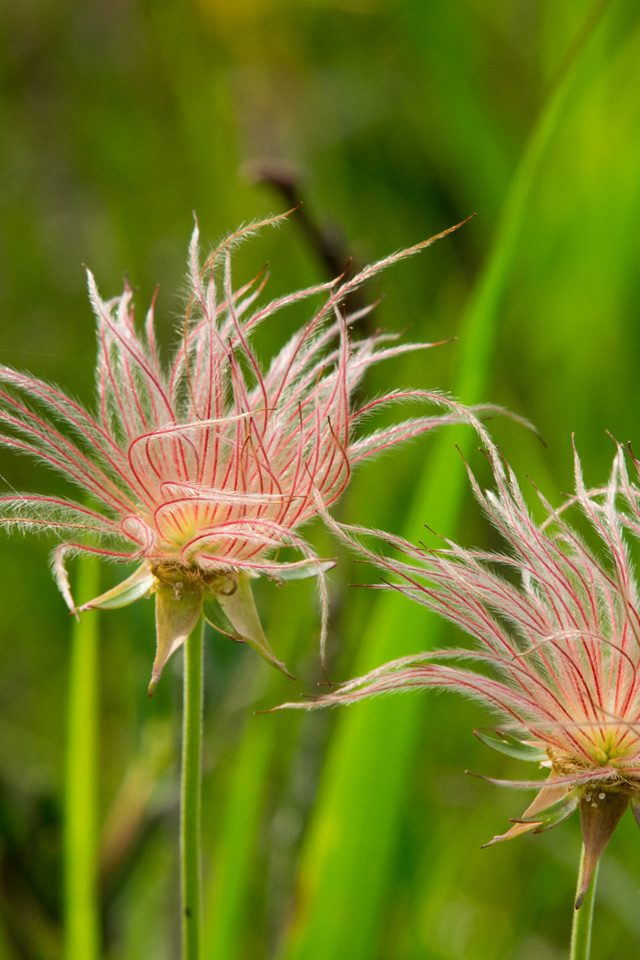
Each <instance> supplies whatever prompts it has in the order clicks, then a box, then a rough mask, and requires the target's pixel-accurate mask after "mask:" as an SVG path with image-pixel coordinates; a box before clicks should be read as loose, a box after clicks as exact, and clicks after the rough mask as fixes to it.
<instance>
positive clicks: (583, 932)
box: [569, 844, 600, 960]
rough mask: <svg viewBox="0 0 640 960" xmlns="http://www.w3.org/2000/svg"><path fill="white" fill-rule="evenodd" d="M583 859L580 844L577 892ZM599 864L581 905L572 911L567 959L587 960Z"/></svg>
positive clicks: (583, 855) (582, 869)
mask: <svg viewBox="0 0 640 960" xmlns="http://www.w3.org/2000/svg"><path fill="white" fill-rule="evenodd" d="M584 860H585V850H584V844H583V846H582V852H581V854H580V867H579V870H578V886H577V888H576V889H577V891H578V892H579V891H580V890H581V889H582V876H583V873H584ZM599 866H600V864H597V866H596V868H595V870H594V871H593V876H592V878H591V883H590V884H589V889H588V890H587V895H586V896H585V898H584V900H583V902H582V906H581V907H580V909H579V910H574V911H573V926H572V928H571V952H570V954H569V960H589V954H590V952H591V926H592V923H593V905H594V903H595V898H596V884H597V882H598V867H599Z"/></svg>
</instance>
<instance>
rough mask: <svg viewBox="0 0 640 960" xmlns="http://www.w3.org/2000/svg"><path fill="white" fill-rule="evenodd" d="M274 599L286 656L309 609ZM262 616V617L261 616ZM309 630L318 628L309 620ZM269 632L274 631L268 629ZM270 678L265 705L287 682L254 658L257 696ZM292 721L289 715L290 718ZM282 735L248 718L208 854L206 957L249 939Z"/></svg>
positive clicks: (285, 594) (275, 726)
mask: <svg viewBox="0 0 640 960" xmlns="http://www.w3.org/2000/svg"><path fill="white" fill-rule="evenodd" d="M271 594H272V596H273V602H272V605H271V610H270V615H269V618H268V623H269V624H270V625H273V624H278V625H279V629H278V633H277V636H273V635H272V636H271V637H270V639H271V640H272V642H273V645H274V648H275V650H276V651H277V653H278V655H279V656H281V657H283V658H284V659H288V658H289V657H290V655H291V653H292V651H293V648H294V645H295V641H296V639H297V638H298V637H300V636H301V635H302V634H303V630H304V628H305V627H306V628H309V627H310V618H311V617H313V616H314V611H313V609H310V608H309V605H308V604H303V603H300V602H297V603H295V602H292V601H291V591H290V590H287V588H286V587H285V588H283V589H282V590H279V591H277V592H274V591H273V590H271ZM265 619H266V618H265ZM313 629H314V630H316V631H317V625H316V624H315V623H314V625H313ZM267 633H269V634H272V633H273V630H272V629H271V630H269V629H268V630H267ZM265 679H266V680H267V681H268V682H269V686H268V688H267V689H268V691H269V697H268V704H269V706H272V705H273V704H274V703H278V702H281V701H282V700H283V699H286V697H287V695H289V696H290V695H291V694H290V687H291V684H290V681H289V680H288V678H286V677H283V676H282V675H281V674H276V673H275V672H274V671H273V670H272V669H271V668H270V667H268V666H267V665H265V664H264V663H262V662H261V661H258V662H257V663H256V673H255V678H254V690H255V694H256V697H259V696H260V694H261V693H263V692H264V691H265ZM290 719H291V718H290ZM281 736H282V726H281V725H280V722H279V718H278V717H276V716H275V715H274V716H269V717H267V716H248V717H247V718H246V721H245V725H244V731H243V734H242V739H241V742H240V746H239V749H238V751H237V753H236V755H235V758H234V765H233V770H232V772H231V775H230V779H229V788H228V790H227V797H226V800H225V807H224V812H223V815H222V825H221V829H220V831H219V835H218V838H217V842H216V843H215V845H214V847H213V849H212V850H211V852H210V853H209V857H210V859H211V861H212V865H211V871H210V872H211V880H210V883H211V888H210V891H209V895H208V898H207V900H206V915H205V946H204V958H205V960H236V958H237V957H240V956H242V950H243V948H245V947H246V945H247V943H250V942H251V940H252V938H251V937H247V929H248V927H249V926H250V925H251V913H250V911H251V902H252V896H253V891H254V890H255V869H254V864H255V858H256V852H257V836H258V831H259V827H260V823H261V820H262V817H263V814H264V806H265V797H266V794H267V784H268V772H269V767H270V763H271V761H272V758H273V756H274V754H275V752H276V750H277V748H278V743H279V738H280V737H281Z"/></svg>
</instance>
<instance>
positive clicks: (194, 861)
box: [180, 619, 204, 960]
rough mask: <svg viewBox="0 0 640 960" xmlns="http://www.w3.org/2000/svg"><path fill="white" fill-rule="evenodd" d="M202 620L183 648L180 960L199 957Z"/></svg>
mask: <svg viewBox="0 0 640 960" xmlns="http://www.w3.org/2000/svg"><path fill="white" fill-rule="evenodd" d="M203 636H204V619H202V620H201V622H200V623H199V624H198V626H197V627H196V628H195V630H194V631H193V633H192V634H191V635H190V636H189V637H188V638H187V640H186V643H185V645H184V701H183V706H182V710H183V722H182V783H181V799H180V869H181V875H180V881H181V897H182V956H183V960H201V957H202V898H201V889H200V806H201V803H200V800H201V787H202V689H203V684H202V652H203Z"/></svg>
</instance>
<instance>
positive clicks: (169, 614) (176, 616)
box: [149, 582, 202, 696]
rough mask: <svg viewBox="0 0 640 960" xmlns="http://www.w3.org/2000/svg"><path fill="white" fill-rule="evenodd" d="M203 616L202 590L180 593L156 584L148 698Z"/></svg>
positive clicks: (173, 586)
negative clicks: (154, 654) (154, 624)
mask: <svg viewBox="0 0 640 960" xmlns="http://www.w3.org/2000/svg"><path fill="white" fill-rule="evenodd" d="M201 612H202V591H201V590H200V589H193V590H189V591H187V592H185V593H181V592H180V591H179V590H177V589H176V587H175V585H174V584H169V583H161V582H160V583H157V587H156V658H155V660H154V662H153V671H152V673H151V683H150V684H149V696H151V694H152V693H153V691H154V690H155V687H156V684H157V683H158V680H159V679H160V675H161V674H162V671H163V669H164V666H165V664H166V662H167V660H168V659H169V657H170V656H171V655H172V654H173V653H175V651H176V650H177V649H178V647H181V646H182V644H183V643H184V642H185V640H186V639H187V637H188V636H189V634H190V633H191V632H192V630H193V629H194V628H195V626H196V624H197V622H198V620H199V618H200V614H201Z"/></svg>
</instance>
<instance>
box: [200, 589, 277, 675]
mask: <svg viewBox="0 0 640 960" xmlns="http://www.w3.org/2000/svg"><path fill="white" fill-rule="evenodd" d="M234 579H235V578H234ZM227 582H229V581H227ZM202 612H203V614H204V617H205V620H207V621H208V622H209V623H210V624H211V626H212V627H215V629H216V630H219V631H220V633H223V634H225V635H226V636H228V637H232V638H233V639H234V640H243V641H246V643H248V644H249V646H250V647H253V649H254V650H257V651H258V653H259V654H260V655H261V656H263V657H264V658H265V660H268V661H269V663H270V664H272V665H273V666H274V667H277V668H278V670H282V672H283V673H286V675H287V676H288V677H291V679H292V680H293V679H295V678H294V677H293V674H291V673H289V671H288V670H287V668H286V667H285V665H284V664H283V663H281V662H280V660H278V659H277V657H276V655H275V654H274V652H273V650H272V649H271V647H270V646H269V641H268V640H267V638H266V636H265V634H264V630H263V629H262V624H261V623H260V617H259V616H258V611H257V609H256V605H255V601H254V599H253V592H252V590H251V584H250V583H249V578H248V576H247V574H246V573H243V572H242V571H240V572H239V573H238V574H237V586H236V588H235V590H233V591H231V592H222V591H218V592H213V591H211V590H209V591H207V592H206V593H205V596H204V602H203V604H202Z"/></svg>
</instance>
